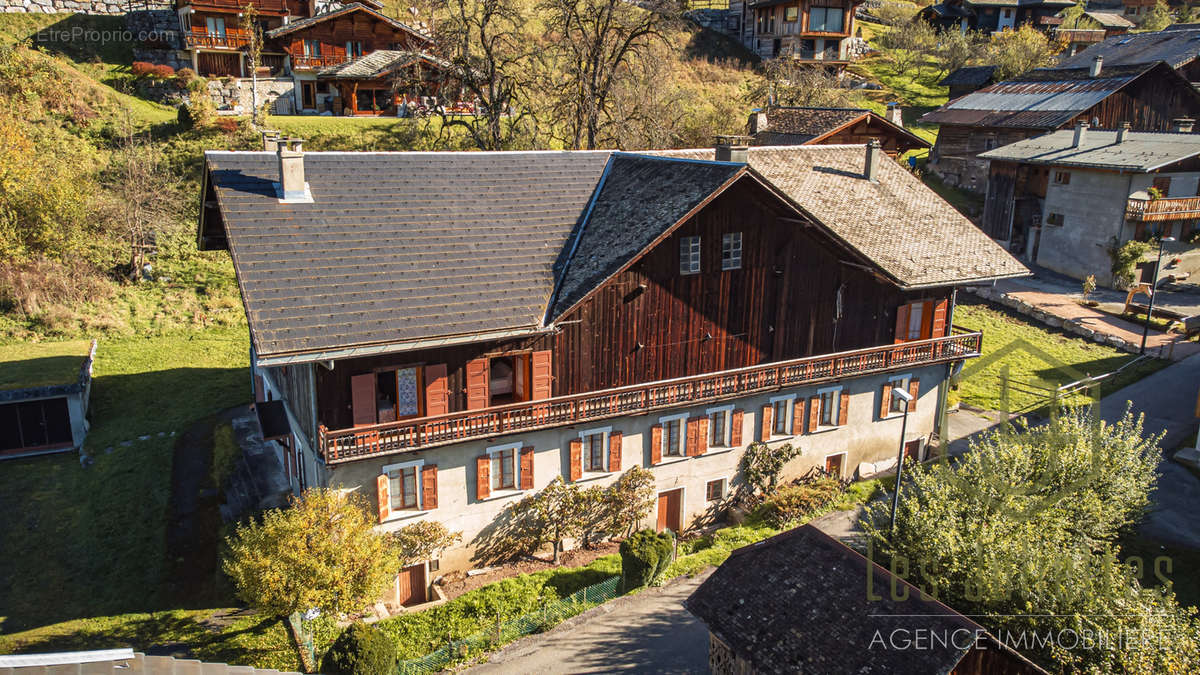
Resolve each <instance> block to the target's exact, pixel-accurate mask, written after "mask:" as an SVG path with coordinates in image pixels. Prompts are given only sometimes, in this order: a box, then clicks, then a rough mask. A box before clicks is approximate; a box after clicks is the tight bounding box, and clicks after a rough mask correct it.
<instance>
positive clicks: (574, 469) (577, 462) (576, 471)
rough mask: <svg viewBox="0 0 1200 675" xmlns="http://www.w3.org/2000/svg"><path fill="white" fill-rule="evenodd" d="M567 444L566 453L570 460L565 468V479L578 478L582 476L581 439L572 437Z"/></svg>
mask: <svg viewBox="0 0 1200 675" xmlns="http://www.w3.org/2000/svg"><path fill="white" fill-rule="evenodd" d="M569 446H570V449H569V451H568V453H567V454H568V455H569V460H570V461H569V465H568V468H567V479H568V480H579V479H580V478H583V440H582V439H579V438H572V439H571V442H570V444H569Z"/></svg>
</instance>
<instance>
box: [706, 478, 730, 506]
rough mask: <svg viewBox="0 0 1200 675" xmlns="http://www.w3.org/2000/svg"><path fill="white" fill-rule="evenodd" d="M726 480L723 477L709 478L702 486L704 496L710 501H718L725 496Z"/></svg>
mask: <svg viewBox="0 0 1200 675" xmlns="http://www.w3.org/2000/svg"><path fill="white" fill-rule="evenodd" d="M726 484H727V481H726V479H724V478H718V479H716V480H710V481H708V483H707V484H705V486H704V498H705V500H707V501H710V502H719V501H721V500H722V499H724V498H725V487H726Z"/></svg>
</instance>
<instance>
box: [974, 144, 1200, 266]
mask: <svg viewBox="0 0 1200 675" xmlns="http://www.w3.org/2000/svg"><path fill="white" fill-rule="evenodd" d="M1191 122H1192V121H1191V120H1186V121H1181V125H1182V127H1181V128H1180V130H1179V131H1178V132H1174V133H1149V132H1139V131H1130V130H1129V128H1128V125H1125V126H1123V127H1121V128H1119V129H1116V130H1102V129H1089V128H1088V127H1087V125H1086V124H1085V123H1083V122H1080V123H1079V124H1078V125H1077V126H1076V128H1075V129H1073V130H1068V131H1056V132H1054V133H1051V134H1046V135H1044V136H1039V137H1037V138H1030V139H1026V140H1023V141H1020V142H1017V143H1013V144H1011V145H1006V146H1004V147H1001V148H996V149H995V150H991V151H988V152H985V153H983V154H982V155H980V157H982V158H985V159H987V160H989V161H990V162H991V171H990V175H989V178H988V193H987V202H986V206H985V208H984V220H983V228H984V230H985V231H986V232H987V233H988V234H990V235H991V236H993V237H995V238H996V239H997V240H1000V241H1001V242H1004V243H1006V244H1010V250H1012V251H1014V252H1016V253H1018V254H1019V255H1022V256H1023V257H1024V258H1025V259H1026V260H1028V261H1029V262H1031V263H1036V264H1038V265H1042V266H1045V267H1048V268H1050V269H1052V270H1055V271H1057V272H1061V273H1063V274H1066V275H1069V276H1072V277H1075V278H1077V279H1083V278H1085V277H1087V276H1088V275H1089V274H1094V275H1096V280H1097V281H1099V282H1100V283H1102V284H1105V285H1110V284H1111V283H1112V276H1111V270H1110V268H1111V260H1110V258H1109V256H1108V252H1107V251H1108V248H1109V247H1110V246H1111V245H1112V243H1113V242H1116V243H1124V242H1126V241H1129V240H1132V239H1136V240H1139V241H1146V240H1148V239H1155V238H1159V237H1174V238H1176V239H1177V240H1178V242H1177V243H1175V244H1171V245H1169V247H1168V248H1169V250H1172V251H1175V252H1179V251H1181V250H1183V249H1184V248H1193V247H1194V246H1192V245H1189V244H1188V243H1187V242H1188V241H1189V240H1190V241H1195V237H1196V236H1197V233H1200V134H1195V133H1192V132H1191V131H1192V130H1191V128H1190V126H1189V125H1190V123H1191ZM1150 274H1151V275H1152V274H1153V271H1151V272H1150Z"/></svg>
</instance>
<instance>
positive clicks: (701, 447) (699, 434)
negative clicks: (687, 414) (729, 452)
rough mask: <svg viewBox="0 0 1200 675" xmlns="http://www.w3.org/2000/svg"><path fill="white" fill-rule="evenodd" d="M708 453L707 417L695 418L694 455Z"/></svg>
mask: <svg viewBox="0 0 1200 675" xmlns="http://www.w3.org/2000/svg"><path fill="white" fill-rule="evenodd" d="M706 452H708V415H705V416H703V417H698V418H696V454H697V455H703V454H704V453H706Z"/></svg>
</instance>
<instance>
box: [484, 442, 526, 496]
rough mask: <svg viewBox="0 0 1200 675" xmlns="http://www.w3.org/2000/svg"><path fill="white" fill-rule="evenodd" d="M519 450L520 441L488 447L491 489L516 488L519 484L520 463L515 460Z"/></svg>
mask: <svg viewBox="0 0 1200 675" xmlns="http://www.w3.org/2000/svg"><path fill="white" fill-rule="evenodd" d="M520 450H521V444H520V443H514V444H512V445H500V446H496V447H494V448H488V450H487V454H488V457H489V458H490V459H491V467H490V471H489V473H490V474H491V479H492V490H493V491H496V490H516V489H517V486H518V485H520V484H521V477H520V465H519V463H518V461H517V453H519V452H520Z"/></svg>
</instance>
